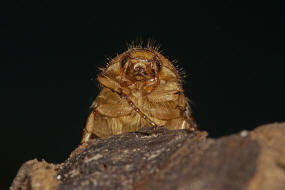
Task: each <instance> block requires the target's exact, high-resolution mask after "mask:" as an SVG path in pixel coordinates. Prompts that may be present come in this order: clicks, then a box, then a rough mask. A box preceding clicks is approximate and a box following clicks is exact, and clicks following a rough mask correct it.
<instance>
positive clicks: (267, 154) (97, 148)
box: [10, 123, 285, 190]
mask: <svg viewBox="0 0 285 190" xmlns="http://www.w3.org/2000/svg"><path fill="white" fill-rule="evenodd" d="M10 189H11V190H20V189H24V190H30V189H31V190H37V189H45V190H52V189H57V190H67V189H68V190H69V189H78V190H80V189H164V190H167V189H194V190H208V189H209V190H210V189H211V190H212V189H216V190H229V189H231V190H235V189H236V190H240V189H248V190H268V189H271V190H284V189H285V123H273V124H269V125H264V126H260V127H258V128H256V129H255V130H254V131H252V132H249V131H242V132H240V133H239V134H234V135H231V136H227V137H222V138H219V139H210V138H207V133H206V132H199V131H198V132H195V133H188V132H186V131H183V130H178V131H168V130H167V129H165V128H159V129H157V130H152V129H151V128H146V129H144V130H143V131H139V132H134V133H127V134H122V135H117V136H113V137H110V138H107V139H94V140H92V141H90V142H89V143H88V144H85V145H82V146H80V147H78V148H77V149H76V150H75V151H74V152H73V153H72V154H71V155H70V157H69V158H68V159H67V160H66V161H65V162H64V163H62V164H60V165H53V164H48V163H46V162H38V161H37V160H32V161H28V162H26V163H24V164H23V166H22V167H21V168H20V170H19V172H18V174H17V176H16V177H15V179H14V181H13V184H12V186H11V187H10Z"/></svg>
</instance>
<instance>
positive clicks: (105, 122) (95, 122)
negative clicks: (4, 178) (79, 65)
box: [82, 47, 196, 143]
mask: <svg viewBox="0 0 285 190" xmlns="http://www.w3.org/2000/svg"><path fill="white" fill-rule="evenodd" d="M97 80H98V82H99V83H100V85H101V86H102V89H101V91H100V93H99V95H98V96H97V97H96V99H95V100H94V102H93V103H92V106H91V108H92V111H91V113H90V115H89V116H88V119H87V121H86V126H85V128H84V132H83V137H82V143H84V142H87V141H88V140H89V139H90V138H91V136H97V137H102V138H104V137H108V136H111V135H116V134H121V133H125V132H131V131H137V130H139V129H141V128H143V127H146V126H153V127H157V126H165V127H167V128H168V129H170V130H175V129H188V130H192V131H194V130H195V129H196V124H195V122H194V121H193V119H192V117H191V109H190V106H189V104H188V101H187V98H185V96H184V94H183V89H182V86H181V79H180V76H179V73H178V72H177V70H176V68H175V67H174V66H173V64H172V63H171V62H170V61H169V60H168V59H166V58H165V57H164V56H163V55H161V54H160V53H159V52H158V51H157V50H156V49H155V48H149V47H148V48H134V47H132V48H130V49H128V50H127V51H126V52H124V53H122V54H120V55H118V56H116V57H115V58H114V59H112V60H111V61H110V63H109V64H108V65H107V66H106V68H104V69H102V73H101V74H100V75H99V76H98V77H97Z"/></svg>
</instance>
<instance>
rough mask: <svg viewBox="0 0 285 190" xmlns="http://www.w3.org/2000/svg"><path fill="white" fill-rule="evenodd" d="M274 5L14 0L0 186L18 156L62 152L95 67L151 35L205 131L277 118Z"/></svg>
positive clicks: (79, 118) (6, 48) (80, 115)
mask: <svg viewBox="0 0 285 190" xmlns="http://www.w3.org/2000/svg"><path fill="white" fill-rule="evenodd" d="M282 7H283V5H281V4H279V3H276V4H273V3H271V4H266V3H265V2H263V1H258V2H252V1H251V3H249V2H241V1H232V0H224V1H209V2H207V1H194V2H190V3H188V4H183V3H181V2H178V1H177V2H171V3H169V2H165V1H164V2H159V3H154V2H146V1H133V2H129V3H122V2H118V1H116V2H105V4H102V2H101V4H99V3H98V2H95V1H94V3H93V4H87V3H86V4H84V3H80V1H77V2H76V3H71V2H68V3H66V4H64V3H62V4H58V2H57V3H51V2H50V1H43V2H42V3H30V4H27V3H26V2H25V1H18V3H16V4H15V5H13V6H12V10H13V11H12V12H10V13H9V14H7V15H2V16H1V18H0V23H1V28H0V29H1V38H0V48H1V49H0V51H1V64H0V71H1V73H0V74H1V75H0V77H1V99H0V103H1V121H0V122H1V146H2V148H1V185H2V186H3V188H1V189H6V188H7V187H8V186H9V185H10V184H11V182H12V179H13V178H14V177H15V175H16V172H17V169H18V168H19V167H20V166H21V164H22V163H23V162H24V161H27V160H30V159H33V158H38V159H45V160H46V161H48V162H53V163H59V162H62V161H64V160H65V159H66V158H67V157H68V155H69V153H70V152H71V151H72V150H73V149H74V148H76V146H77V145H78V144H79V142H80V138H81V133H82V127H83V125H84V122H85V119H86V117H87V114H88V107H89V105H90V104H91V102H92V99H93V98H94V97H96V95H97V93H98V88H97V85H96V84H94V82H92V81H91V78H92V77H93V78H94V76H96V74H97V73H98V71H97V67H98V66H104V64H105V63H106V58H107V57H114V56H115V55H116V54H117V53H122V52H123V51H124V50H125V48H126V43H127V42H131V41H134V40H139V39H143V40H147V39H152V40H155V41H156V42H157V43H158V44H160V45H161V47H162V48H161V49H162V50H163V51H164V54H165V55H166V56H168V57H169V58H170V59H177V60H178V62H179V65H180V66H181V67H183V68H184V71H185V72H186V73H187V74H188V76H187V78H186V79H185V83H184V88H185V94H186V95H187V96H188V97H189V98H190V99H191V104H192V107H193V111H194V117H195V118H196V120H197V122H198V125H199V128H200V129H202V130H207V131H208V132H209V136H210V137H219V136H223V135H229V134H232V133H236V132H238V131H240V130H243V129H249V130H250V129H253V128H255V127H256V126H258V125H261V124H266V123H270V122H276V121H277V122H281V121H284V120H285V116H284V111H283V109H284V105H285V104H284V95H285V93H284V81H285V80H284V79H285V77H284V61H285V59H284V58H285V57H284V56H285V55H284V32H285V31H284V29H285V27H284V21H285V17H284V15H281V10H282ZM2 8H3V7H2ZM283 8H284V7H283ZM4 9H5V7H4ZM283 10H284V9H283ZM82 11H83V13H82ZM29 15H30V16H29ZM71 15H82V16H71Z"/></svg>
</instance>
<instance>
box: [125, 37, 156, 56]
mask: <svg viewBox="0 0 285 190" xmlns="http://www.w3.org/2000/svg"><path fill="white" fill-rule="evenodd" d="M136 48H143V49H152V50H155V51H157V52H159V53H161V49H160V45H159V44H158V43H157V42H156V41H155V40H152V39H148V40H142V39H137V40H134V41H131V42H130V43H127V50H130V49H136Z"/></svg>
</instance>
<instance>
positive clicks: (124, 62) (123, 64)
mask: <svg viewBox="0 0 285 190" xmlns="http://www.w3.org/2000/svg"><path fill="white" fill-rule="evenodd" d="M127 61H128V58H127V57H123V59H122V60H121V67H122V68H124V67H125V65H126V63H127Z"/></svg>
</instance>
